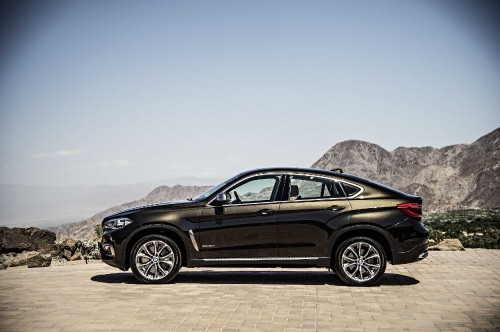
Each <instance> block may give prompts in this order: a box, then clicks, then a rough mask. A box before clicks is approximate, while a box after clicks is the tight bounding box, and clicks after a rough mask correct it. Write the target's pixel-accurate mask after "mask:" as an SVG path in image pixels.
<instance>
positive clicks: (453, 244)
mask: <svg viewBox="0 0 500 332" xmlns="http://www.w3.org/2000/svg"><path fill="white" fill-rule="evenodd" d="M429 250H437V251H463V250H465V248H464V246H463V245H462V243H461V242H460V240H459V239H444V240H443V241H441V242H439V243H438V244H436V245H435V246H432V247H429Z"/></svg>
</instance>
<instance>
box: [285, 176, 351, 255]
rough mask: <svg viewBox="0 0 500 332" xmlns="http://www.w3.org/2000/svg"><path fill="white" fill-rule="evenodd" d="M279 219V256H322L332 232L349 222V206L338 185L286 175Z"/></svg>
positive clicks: (331, 180) (323, 178) (317, 178)
mask: <svg viewBox="0 0 500 332" xmlns="http://www.w3.org/2000/svg"><path fill="white" fill-rule="evenodd" d="M283 195H284V197H283V202H281V204H280V208H279V216H278V250H279V255H280V257H282V258H284V257H325V256H326V254H327V253H328V249H329V244H330V236H331V234H332V232H333V231H334V230H335V229H337V228H339V227H340V226H342V225H345V224H347V223H348V221H349V213H348V212H349V211H350V210H351V206H350V204H349V201H348V200H347V198H346V197H345V194H344V191H343V190H342V188H341V186H340V185H339V183H338V182H336V181H335V180H334V179H330V178H327V177H319V176H314V175H293V174H292V175H289V176H287V179H286V185H285V189H284V193H283Z"/></svg>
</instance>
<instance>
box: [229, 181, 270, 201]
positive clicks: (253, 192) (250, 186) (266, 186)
mask: <svg viewBox="0 0 500 332" xmlns="http://www.w3.org/2000/svg"><path fill="white" fill-rule="evenodd" d="M279 178H280V177H279V176H267V177H258V178H256V179H252V180H249V181H246V182H243V183H242V184H239V185H237V186H236V187H233V188H231V189H230V190H228V191H227V193H229V194H230V195H231V196H230V197H231V203H230V204H242V203H255V202H269V201H272V200H273V199H274V195H275V192H276V190H277V187H278V183H279Z"/></svg>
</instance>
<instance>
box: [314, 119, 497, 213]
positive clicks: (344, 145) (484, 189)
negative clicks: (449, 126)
mask: <svg viewBox="0 0 500 332" xmlns="http://www.w3.org/2000/svg"><path fill="white" fill-rule="evenodd" d="M312 167H314V168H322V169H332V168H338V167H340V168H342V169H343V170H344V171H345V172H346V173H350V174H355V175H358V176H362V177H365V178H368V179H371V180H374V181H377V182H380V183H383V184H385V185H388V186H390V187H393V188H396V189H399V190H402V191H404V192H407V193H410V194H415V195H419V196H422V197H423V199H424V209H425V211H426V212H442V211H447V210H455V209H466V208H499V207H500V128H497V129H496V130H494V131H492V132H491V133H489V134H487V135H485V136H483V137H481V138H479V139H478V140H477V141H475V142H474V143H472V144H457V145H450V146H446V147H443V148H432V147H409V148H407V147H398V148H397V149H395V150H393V151H387V150H385V149H384V148H382V147H380V146H379V145H376V144H373V143H368V142H364V141H356V140H349V141H344V142H340V143H338V144H336V145H334V146H333V147H331V148H330V149H329V150H328V151H327V152H326V153H325V154H324V155H323V156H322V157H321V158H320V159H319V160H318V161H316V162H315V163H314V164H313V165H312Z"/></svg>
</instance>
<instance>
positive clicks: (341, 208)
mask: <svg viewBox="0 0 500 332" xmlns="http://www.w3.org/2000/svg"><path fill="white" fill-rule="evenodd" d="M343 209H345V206H342V205H332V206H330V207H329V208H328V210H331V211H340V210H343Z"/></svg>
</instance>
